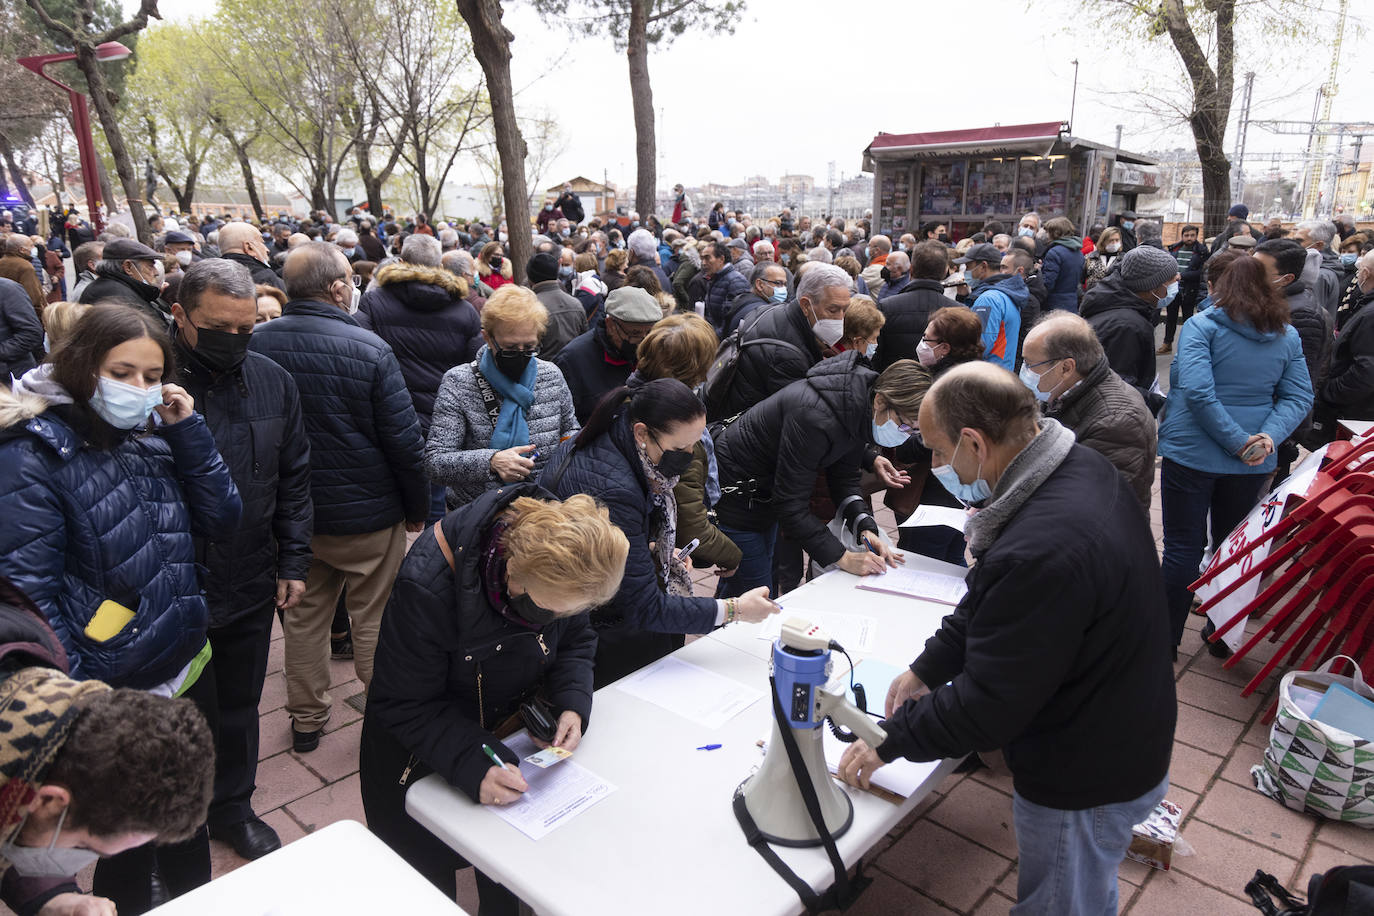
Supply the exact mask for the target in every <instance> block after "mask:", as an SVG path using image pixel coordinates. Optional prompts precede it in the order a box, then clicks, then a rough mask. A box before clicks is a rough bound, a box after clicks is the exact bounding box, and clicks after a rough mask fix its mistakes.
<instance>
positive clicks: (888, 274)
mask: <svg viewBox="0 0 1374 916" xmlns="http://www.w3.org/2000/svg"><path fill="white" fill-rule="evenodd" d="M878 276H880V277H882V278H883V280H884V281H887V280H891V279H892V271H890V270H888V269H887V268H886V267H884V268H883V269H882V270H880V271H878Z"/></svg>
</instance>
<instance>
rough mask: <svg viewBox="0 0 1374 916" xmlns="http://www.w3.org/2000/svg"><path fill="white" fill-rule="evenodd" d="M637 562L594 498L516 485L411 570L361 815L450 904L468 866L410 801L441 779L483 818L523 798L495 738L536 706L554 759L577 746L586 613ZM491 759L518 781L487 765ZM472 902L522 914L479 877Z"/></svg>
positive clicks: (390, 632) (368, 738)
mask: <svg viewBox="0 0 1374 916" xmlns="http://www.w3.org/2000/svg"><path fill="white" fill-rule="evenodd" d="M628 550H629V545H628V543H627V541H626V539H625V535H624V534H622V533H621V532H620V531H619V530H618V529H617V528H616V527H615V526H614V525H612V524H611V520H610V516H609V514H608V513H607V511H606V509H605V508H604V507H601V506H599V505H597V504H596V502H595V501H594V500H593V499H591V498H590V497H588V496H572V497H570V498H569V499H567V500H566V501H564V502H559V501H558V500H556V499H554V498H553V497H552V496H551V495H550V494H549V493H548V492H547V491H545V490H543V489H541V488H540V487H538V486H536V485H534V484H532V483H528V482H519V483H513V484H507V485H506V486H503V487H500V488H498V489H495V490H491V491H488V492H487V493H484V494H482V495H481V496H479V497H477V498H476V499H475V500H473V501H472V502H471V503H469V504H467V505H466V506H463V507H460V508H458V509H455V510H454V511H452V512H450V513H449V514H448V515H447V516H445V517H444V518H443V519H442V520H441V521H439V522H438V523H436V524H435V525H434V527H432V528H431V529H430V530H429V531H427V532H426V533H425V534H423V535H422V536H421V537H420V539H419V540H418V541H417V542H416V544H415V546H414V547H413V548H411V551H410V553H409V554H407V555H406V558H405V562H404V563H403V564H402V565H401V571H400V574H399V575H398V576H397V577H396V584H395V586H394V587H393V589H392V592H391V599H390V600H389V601H388V602H387V607H386V613H385V614H384V615H383V616H382V628H381V634H380V636H379V640H378V643H377V662H376V670H375V672H374V674H373V679H372V687H371V690H370V691H369V694H368V700H367V712H366V714H365V715H364V716H363V733H362V742H361V748H360V755H359V756H360V764H361V774H360V778H361V780H362V796H363V809H364V811H365V812H366V814H367V824H368V827H369V828H370V829H371V830H372V832H373V833H375V834H377V836H378V837H380V838H381V839H382V840H383V841H384V842H385V843H386V844H387V845H388V846H390V847H391V848H392V849H394V850H396V852H397V853H398V854H399V855H400V856H401V857H402V858H403V859H405V860H406V861H407V862H409V863H410V865H411V866H412V867H413V868H415V870H416V871H418V872H420V873H421V874H422V875H424V876H425V877H426V878H428V879H429V880H430V881H431V882H432V883H433V884H434V885H435V887H437V888H439V890H441V891H442V892H444V893H445V894H447V895H448V896H449V897H450V898H453V897H455V896H456V894H457V885H456V881H455V878H454V871H455V870H457V869H459V868H466V867H467V864H468V863H467V862H465V861H463V859H461V858H460V857H459V856H458V854H457V853H455V852H453V850H451V849H450V848H449V847H448V846H446V845H445V844H444V843H443V842H442V841H441V840H439V839H438V838H437V837H435V836H434V835H433V834H431V833H430V832H429V831H428V830H426V829H425V828H424V827H422V826H421V825H420V824H418V823H416V822H415V821H414V820H413V819H412V818H411V817H410V815H408V814H407V813H406V810H405V794H406V790H407V788H408V787H409V786H410V785H411V784H413V783H414V782H416V781H417V780H419V779H420V778H422V777H423V776H426V775H428V774H429V773H431V772H437V773H439V774H440V775H442V776H443V777H444V779H445V780H447V781H448V782H449V784H450V785H453V786H455V787H457V788H458V789H461V790H462V791H463V792H464V793H466V794H467V796H468V797H469V798H471V799H472V800H473V801H475V802H477V803H479V804H484V805H503V804H507V803H509V802H511V801H514V800H515V799H518V798H519V797H520V794H521V793H522V792H523V791H524V790H525V789H526V788H527V786H526V784H525V781H524V780H523V779H522V778H521V777H520V772H519V759H518V758H517V757H516V755H515V754H513V753H512V752H511V751H510V750H509V749H507V748H506V746H505V745H504V744H502V743H501V738H504V737H506V736H507V735H510V734H511V733H513V732H515V731H517V730H519V728H520V727H521V721H520V717H519V710H520V705H521V704H522V703H524V702H527V701H530V700H531V699H533V698H535V697H538V698H539V699H541V700H543V701H544V702H546V703H547V704H548V705H549V706H550V707H551V710H552V712H553V714H554V715H556V716H557V732H556V734H555V737H554V740H553V744H555V745H557V746H559V747H564V748H567V749H568V750H572V749H573V748H575V747H577V744H578V742H579V741H580V740H581V738H582V732H583V730H584V729H585V728H586V726H587V718H588V716H589V715H590V714H591V706H592V657H593V654H594V653H595V651H596V635H595V633H594V632H593V631H592V628H591V626H590V625H589V623H588V619H587V616H586V611H587V610H588V609H589V608H592V607H595V606H597V605H601V604H604V603H605V602H606V601H608V600H609V599H610V598H611V596H612V595H614V594H615V591H616V589H617V588H618V587H619V585H620V577H621V573H622V571H623V569H624V566H625V555H626V553H627V552H628ZM536 743H537V744H540V745H541V746H547V745H545V744H544V743H543V742H540V741H537V740H536ZM485 747H490V748H492V749H493V750H494V751H495V753H496V754H497V755H499V756H500V758H501V759H502V760H504V761H506V762H507V763H508V764H514V765H515V768H514V769H511V768H509V767H508V768H502V767H498V766H494V765H493V764H492V762H491V759H490V758H489V757H488V756H487V753H486V751H485V750H484V748H485ZM477 888H478V893H479V894H480V896H481V899H482V909H481V910H480V912H481V913H497V912H500V913H506V912H511V913H513V912H516V911H517V910H518V901H517V900H516V899H515V897H514V896H513V895H511V894H510V892H509V891H506V890H505V889H504V888H503V887H501V886H500V885H498V884H496V883H495V882H493V881H492V880H491V879H489V878H487V877H486V876H485V875H483V874H482V873H481V872H478V873H477Z"/></svg>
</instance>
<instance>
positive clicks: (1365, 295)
mask: <svg viewBox="0 0 1374 916" xmlns="http://www.w3.org/2000/svg"><path fill="white" fill-rule="evenodd" d="M1355 284H1356V288H1355V292H1356V295H1357V296H1358V297H1359V298H1357V300H1356V303H1355V311H1354V314H1353V315H1352V316H1351V317H1350V318H1348V319H1346V322H1345V325H1344V326H1343V327H1342V328H1341V332H1340V334H1339V335H1338V336H1337V337H1336V351H1335V353H1334V354H1333V356H1332V359H1331V368H1330V371H1328V372H1327V374H1326V380H1325V381H1324V382H1323V383H1322V386H1321V388H1319V389H1317V408H1316V416H1317V420H1318V422H1320V423H1321V424H1322V429H1321V430H1320V432H1321V434H1322V435H1323V437H1325V438H1327V439H1329V438H1330V437H1331V436H1334V435H1335V432H1336V430H1335V425H1336V420H1337V419H1340V418H1342V417H1344V418H1347V419H1351V420H1374V308H1371V307H1370V303H1371V302H1374V254H1365V255H1361V256H1360V260H1359V261H1358V263H1357V264H1356V268H1355Z"/></svg>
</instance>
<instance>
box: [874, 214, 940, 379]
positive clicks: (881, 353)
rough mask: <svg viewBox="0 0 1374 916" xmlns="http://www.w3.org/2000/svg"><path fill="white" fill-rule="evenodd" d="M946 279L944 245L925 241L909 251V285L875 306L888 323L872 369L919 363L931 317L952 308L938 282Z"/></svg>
mask: <svg viewBox="0 0 1374 916" xmlns="http://www.w3.org/2000/svg"><path fill="white" fill-rule="evenodd" d="M889 260H890V259H889ZM948 275H949V246H948V245H946V244H945V243H944V242H938V241H934V240H927V241H924V242H921V243H920V244H918V245H916V247H914V248H912V249H911V281H910V282H909V283H907V284H906V286H905V287H903V289H902V291H901V292H900V293H895V294H893V295H891V296H888V297H887V298H885V299H882V300H881V301H879V302H878V311H880V312H882V313H883V317H884V318H886V319H887V321H886V322H885V323H884V324H883V329H882V330H881V331H879V332H878V352H877V353H875V354H874V355H873V368H874V369H877V370H878V371H879V372H882V371H883V370H884V369H886V368H887V367H888V366H890V365H892V364H893V363H895V362H896V361H897V360H899V359H916V360H919V359H920V357H919V356H917V354H916V348H917V347H919V346H920V345H921V338H922V337H924V336H925V333H926V324H927V323H928V322H929V321H930V316H931V315H933V314H935V312H936V311H938V310H939V309H942V308H944V307H945V306H947V305H953V304H954V300H952V299H950V298H948V297H947V296H946V295H945V287H944V285H943V284H942V282H941V281H943V280H944V279H945V277H946V276H948Z"/></svg>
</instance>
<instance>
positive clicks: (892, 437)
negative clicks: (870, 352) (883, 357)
mask: <svg viewBox="0 0 1374 916" xmlns="http://www.w3.org/2000/svg"><path fill="white" fill-rule="evenodd" d="M873 346H874V347H875V348H876V347H877V346H878V345H877V344H874V345H873ZM870 422H871V423H872V424H873V441H874V442H876V443H878V444H879V445H882V446H885V447H887V448H895V447H896V446H898V445H901V444H902V443H903V442H906V440H907V438H908V436H907V434H906V433H904V432H902V430H901V428H900V427H898V426H897V422H896V421H895V420H893V419H892V418H891V417H889V418H888V420H887V422H886V423H884V424H882V425H881V426H879V425H878V421H877V420H872V421H870Z"/></svg>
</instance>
